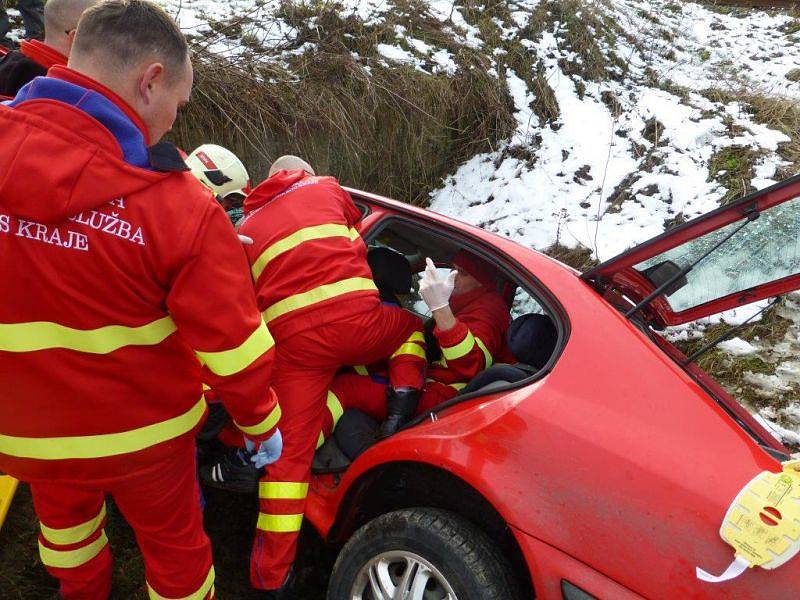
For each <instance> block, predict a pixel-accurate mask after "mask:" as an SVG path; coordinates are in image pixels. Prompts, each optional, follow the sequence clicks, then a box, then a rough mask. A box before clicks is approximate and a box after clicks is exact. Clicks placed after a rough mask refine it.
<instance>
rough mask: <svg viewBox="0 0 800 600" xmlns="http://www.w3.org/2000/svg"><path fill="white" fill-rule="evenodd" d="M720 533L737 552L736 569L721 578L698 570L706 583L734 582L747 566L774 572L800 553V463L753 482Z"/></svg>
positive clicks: (727, 514)
mask: <svg viewBox="0 0 800 600" xmlns="http://www.w3.org/2000/svg"><path fill="white" fill-rule="evenodd" d="M719 533H720V536H722V539H723V540H725V541H726V542H727V543H728V544H730V545H731V546H733V548H734V549H735V550H736V560H735V561H734V563H735V564H736V567H734V565H731V567H729V569H728V571H726V573H725V574H723V575H721V576H718V577H715V576H713V575H710V574H708V573H706V572H705V571H703V570H702V569H698V570H697V576H698V577H699V578H700V579H703V580H704V581H711V582H719V581H725V580H727V579H732V578H733V577H736V576H737V575H739V574H740V573H741V572H743V571H744V570H746V569H745V565H746V566H749V567H756V566H758V567H761V568H763V569H775V568H777V567H779V566H781V565H782V564H784V563H785V562H786V561H788V560H789V559H791V558H792V557H793V556H794V555H795V554H797V553H798V552H800V461H790V462H787V463H784V465H783V472H781V473H771V472H769V471H764V472H763V473H760V474H759V475H757V476H756V477H755V478H753V480H752V481H751V482H750V483H748V484H747V485H746V486H745V487H744V488H743V489H742V491H741V492H739V494H738V495H737V496H736V498H735V499H734V500H733V502H732V503H731V506H730V508H729V509H728V512H727V513H726V514H725V518H724V519H723V521H722V527H721V528H720V530H719ZM726 575H727V576H726Z"/></svg>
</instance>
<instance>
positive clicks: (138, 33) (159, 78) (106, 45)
mask: <svg viewBox="0 0 800 600" xmlns="http://www.w3.org/2000/svg"><path fill="white" fill-rule="evenodd" d="M68 66H69V67H70V68H71V69H74V70H76V71H78V72H79V73H83V74H84V75H86V76H87V77H89V78H91V79H94V80H95V81H97V82H99V83H101V84H103V85H104V86H105V87H107V88H109V89H110V90H111V91H113V92H115V93H116V94H117V95H118V96H120V97H121V98H122V99H123V100H125V101H126V102H127V103H128V104H129V105H130V107H131V108H133V109H134V111H136V113H137V114H138V115H139V117H141V119H142V121H143V123H144V124H145V125H146V127H147V131H145V133H146V134H148V137H149V140H148V141H149V142H150V143H151V144H155V143H157V142H158V141H159V140H160V139H161V138H162V137H163V136H164V134H166V133H167V132H168V131H169V130H170V129H172V125H173V124H174V123H175V118H176V117H177V114H178V109H179V108H180V107H181V106H183V105H185V104H186V103H187V102H189V95H190V94H191V91H192V77H193V75H192V63H191V60H190V55H189V45H188V44H187V42H186V38H185V37H184V36H183V34H182V33H181V30H180V29H179V28H178V25H177V24H176V23H175V21H173V20H172V18H171V17H170V16H169V15H168V14H167V13H166V12H165V11H164V9H163V8H161V7H160V6H158V5H156V4H154V3H152V2H147V1H146V0H103V1H102V2H100V3H99V4H96V5H94V6H92V7H91V8H89V9H87V10H86V12H84V13H83V16H82V17H81V19H80V21H79V22H78V30H77V31H76V33H75V41H74V42H73V44H72V53H71V54H70V56H69V63H68Z"/></svg>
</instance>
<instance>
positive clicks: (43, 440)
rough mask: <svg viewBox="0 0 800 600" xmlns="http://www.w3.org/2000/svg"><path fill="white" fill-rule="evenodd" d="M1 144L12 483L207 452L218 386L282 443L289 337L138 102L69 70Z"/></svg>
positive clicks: (0, 440) (0, 351) (219, 216)
mask: <svg viewBox="0 0 800 600" xmlns="http://www.w3.org/2000/svg"><path fill="white" fill-rule="evenodd" d="M0 141H2V143H0V295H1V296H2V298H1V300H0V390H2V392H0V471H5V472H8V473H10V474H12V475H15V476H17V477H18V478H21V479H24V480H57V481H82V482H85V481H102V480H107V479H109V478H114V477H120V476H125V475H127V474H131V473H134V472H136V471H137V470H141V469H144V468H148V467H151V466H152V465H154V464H156V463H157V462H158V461H159V460H161V459H162V458H163V457H165V456H166V455H168V454H170V453H172V452H174V451H175V449H176V448H178V447H179V445H180V444H192V443H193V437H194V432H195V430H196V429H197V428H198V427H199V425H200V423H201V422H202V420H203V418H204V415H205V412H206V406H205V402H204V400H203V393H202V387H201V380H204V381H206V382H208V383H209V384H210V385H212V386H213V388H214V389H215V391H216V392H217V393H218V395H219V397H220V398H221V400H222V401H223V402H224V403H225V405H226V407H227V409H228V411H229V412H230V413H231V414H232V415H233V418H234V420H235V421H236V422H237V423H239V424H240V426H241V427H242V428H243V429H245V430H247V431H249V433H250V435H251V437H253V438H254V439H257V440H260V439H265V438H266V437H268V436H269V435H271V434H272V433H273V431H274V429H275V424H276V421H277V419H278V417H279V415H280V409H279V407H277V404H276V399H275V397H274V394H273V393H272V392H271V390H270V388H269V381H270V376H271V369H272V363H273V358H274V350H273V349H272V346H273V342H272V338H271V337H270V334H269V332H268V330H267V328H266V326H265V325H264V323H263V321H262V319H261V317H260V315H259V313H258V310H257V307H256V303H255V298H254V295H253V291H252V284H251V281H250V278H249V275H248V272H247V268H248V267H247V262H246V257H245V254H244V252H243V250H242V247H241V245H240V243H239V242H238V240H237V238H236V236H235V234H234V231H233V229H232V228H231V226H230V223H229V221H228V219H227V217H226V215H225V213H224V212H223V210H222V209H221V208H220V207H219V205H218V204H217V203H216V202H215V201H214V199H213V198H212V196H211V194H210V193H209V192H208V191H207V190H205V188H203V186H202V185H201V184H200V183H199V182H198V181H197V180H196V179H195V178H194V177H192V176H191V174H189V173H188V172H186V171H184V170H182V167H180V166H179V165H180V164H181V163H180V162H177V161H178V160H179V159H178V157H177V154H174V156H175V159H176V160H175V161H173V162H172V163H170V164H166V163H169V160H168V159H169V156H170V154H169V153H168V150H169V148H166V147H164V146H162V145H159V146H156V147H154V148H151V149H148V145H149V144H148V141H147V132H146V128H145V127H144V126H143V124H142V122H141V120H140V119H139V118H138V116H137V115H136V113H135V112H134V111H133V110H132V109H131V108H130V107H129V106H127V105H126V104H125V103H124V102H123V101H122V100H121V99H120V98H118V97H117V96H115V95H114V94H113V92H111V91H110V90H108V89H105V88H103V87H102V86H100V85H99V84H97V83H96V82H93V81H92V80H90V79H88V78H85V77H83V76H82V75H80V74H78V73H76V72H74V71H70V70H68V69H66V68H59V67H56V68H54V69H51V71H50V76H48V77H42V78H38V79H36V80H35V82H34V83H33V84H32V85H30V86H28V87H27V88H26V89H25V90H24V91H23V92H21V93H20V94H19V95H18V96H17V98H16V99H15V100H14V102H12V103H11V105H10V106H0ZM170 148H171V147H170ZM172 150H173V153H174V148H173V149H172ZM165 157H166V158H165ZM162 163H163V164H162ZM184 167H185V165H184Z"/></svg>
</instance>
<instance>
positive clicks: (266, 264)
mask: <svg viewBox="0 0 800 600" xmlns="http://www.w3.org/2000/svg"><path fill="white" fill-rule="evenodd" d="M244 212H245V218H244V221H243V222H242V224H241V225H240V227H239V231H240V233H242V234H243V235H246V236H248V237H250V238H252V239H253V240H254V243H253V244H252V245H250V246H245V250H246V252H247V254H248V258H249V260H250V264H251V265H252V268H251V271H252V275H253V280H254V281H255V283H256V297H257V298H258V307H259V309H261V311H262V312H263V315H264V320H265V321H266V322H267V324H268V325H269V327H270V330H271V331H272V332H273V333H274V334H275V337H276V339H277V340H278V342H279V343H280V341H281V340H283V339H287V338H288V337H289V336H291V335H292V334H294V333H297V332H299V331H303V330H305V329H309V328H311V327H313V326H315V325H317V324H320V323H333V322H336V321H338V320H340V319H342V318H344V317H347V316H351V315H355V314H358V313H361V312H364V311H367V310H370V309H371V308H373V307H377V306H378V305H379V304H380V299H379V297H378V290H377V288H376V287H375V284H374V283H373V281H372V273H371V272H370V270H369V265H368V264H367V248H366V245H365V244H364V241H363V240H362V239H361V237H360V236H359V235H358V232H357V231H356V229H355V225H356V223H357V222H358V220H359V219H360V216H361V215H360V213H359V211H358V209H357V208H356V206H355V204H353V200H352V198H351V197H350V194H348V193H347V192H346V191H344V190H343V189H342V188H341V187H340V186H339V184H338V183H337V181H336V179H334V178H333V177H312V176H310V175H308V174H306V173H305V172H303V171H301V170H296V171H279V172H278V173H276V174H275V175H273V176H272V177H270V178H269V179H267V180H266V181H264V182H263V183H261V185H259V186H258V187H256V188H255V189H254V190H253V192H252V193H251V194H250V195H249V196H248V197H247V199H246V200H245V203H244Z"/></svg>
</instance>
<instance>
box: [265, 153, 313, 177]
mask: <svg viewBox="0 0 800 600" xmlns="http://www.w3.org/2000/svg"><path fill="white" fill-rule="evenodd" d="M296 170H301V171H305V172H306V173H308V174H309V175H316V173H314V169H312V168H311V165H310V164H308V163H307V162H306V161H304V160H303V159H302V158H300V157H299V156H293V155H291V154H285V155H284V156H281V157H280V158H279V159H278V160H276V161H275V162H274V163H272V166H271V167H270V168H269V176H270V177H272V176H273V175H275V173H277V172H278V171H296Z"/></svg>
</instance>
